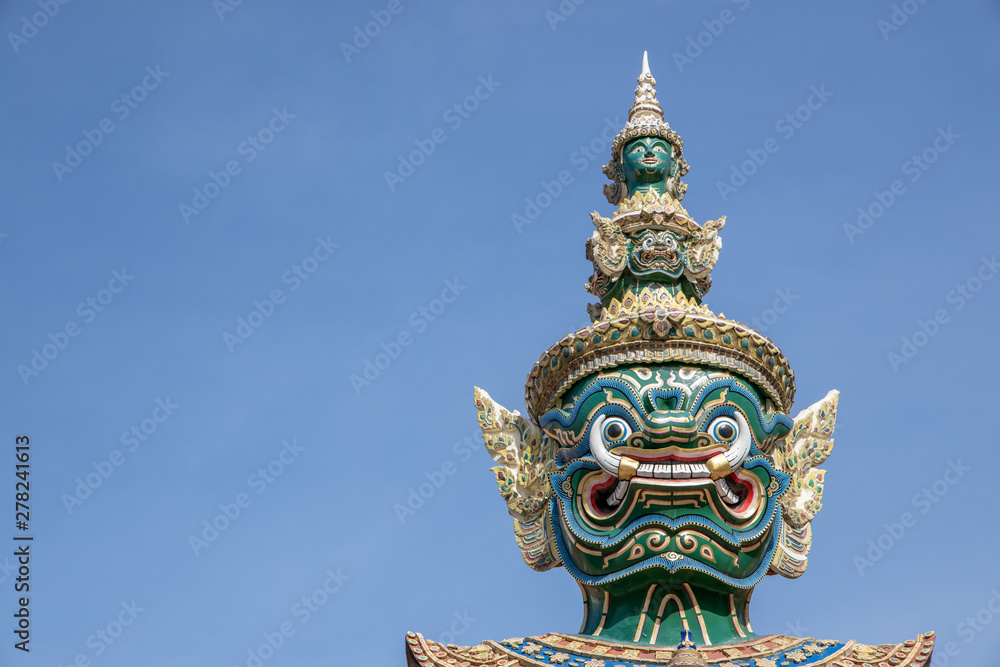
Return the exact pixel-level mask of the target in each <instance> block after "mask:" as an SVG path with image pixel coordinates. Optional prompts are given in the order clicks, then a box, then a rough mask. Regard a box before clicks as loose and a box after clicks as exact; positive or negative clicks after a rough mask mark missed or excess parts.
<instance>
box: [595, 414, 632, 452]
mask: <svg viewBox="0 0 1000 667" xmlns="http://www.w3.org/2000/svg"><path fill="white" fill-rule="evenodd" d="M601 435H602V436H603V437H604V442H606V443H608V444H609V445H614V444H618V443H619V442H621V441H623V440H624V439H625V438H627V437H629V436H630V435H632V429H631V427H629V425H628V422H627V421H625V420H624V419H619V418H618V417H610V418H608V419H607V420H605V422H604V425H603V426H602V428H601Z"/></svg>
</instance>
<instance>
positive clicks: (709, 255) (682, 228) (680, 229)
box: [587, 191, 726, 296]
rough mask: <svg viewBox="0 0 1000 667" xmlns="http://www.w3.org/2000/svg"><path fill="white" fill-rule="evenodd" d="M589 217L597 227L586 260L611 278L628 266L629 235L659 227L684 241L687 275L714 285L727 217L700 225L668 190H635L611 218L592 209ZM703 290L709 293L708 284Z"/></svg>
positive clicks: (588, 241)
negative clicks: (590, 261)
mask: <svg viewBox="0 0 1000 667" xmlns="http://www.w3.org/2000/svg"><path fill="white" fill-rule="evenodd" d="M590 218H591V220H592V221H593V223H594V227H596V228H597V229H596V231H595V232H594V235H593V236H592V237H591V238H590V239H588V240H587V259H589V260H592V261H593V262H594V266H595V268H596V270H597V271H599V272H600V273H602V274H604V275H605V276H607V277H608V278H609V279H611V280H612V281H615V280H618V278H619V277H620V276H621V273H622V271H623V270H624V269H625V266H626V257H627V252H626V244H627V242H628V238H629V236H632V235H634V234H635V233H637V232H640V231H642V230H644V229H656V230H665V231H669V232H671V233H672V234H674V236H676V237H677V239H678V241H679V242H680V243H681V246H682V247H683V249H684V250H683V255H684V274H685V275H686V276H687V278H688V279H689V280H690V281H691V282H692V283H698V282H699V281H700V282H701V283H702V284H703V285H705V284H706V283H707V284H708V285H710V284H711V278H710V274H711V272H712V269H713V268H715V264H716V262H717V261H718V259H719V251H720V250H721V249H722V239H721V237H720V236H719V232H720V231H721V230H722V228H723V227H724V226H725V224H726V216H722V217H721V218H719V219H717V220H709V221H708V222H706V223H705V224H704V225H699V224H698V223H697V222H695V221H694V220H692V219H691V217H690V216H689V215H688V212H687V211H686V210H685V209H684V207H683V206H681V204H680V202H679V201H678V200H677V199H676V198H675V197H673V196H672V195H671V194H670V193H669V192H666V193H664V194H657V193H656V192H652V191H650V192H647V193H646V194H642V193H636V194H635V195H633V196H632V197H630V198H629V199H627V200H625V201H623V202H622V203H621V204H620V205H619V206H618V210H617V211H615V213H614V215H612V216H611V217H610V218H605V217H602V216H601V215H600V214H599V213H598V212H597V211H593V212H591V214H590ZM704 291H705V292H707V285H706V286H705V289H704ZM699 296H704V294H699Z"/></svg>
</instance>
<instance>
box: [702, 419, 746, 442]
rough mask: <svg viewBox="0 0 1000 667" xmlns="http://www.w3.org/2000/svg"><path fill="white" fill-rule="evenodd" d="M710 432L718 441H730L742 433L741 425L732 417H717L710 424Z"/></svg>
mask: <svg viewBox="0 0 1000 667" xmlns="http://www.w3.org/2000/svg"><path fill="white" fill-rule="evenodd" d="M708 434H709V435H710V436H712V437H713V438H715V441H716V442H721V443H730V442H732V441H733V440H735V439H736V436H738V435H739V434H740V425H739V424H738V423H736V420H735V419H733V418H732V417H716V418H715V419H713V420H712V423H711V424H709V425H708Z"/></svg>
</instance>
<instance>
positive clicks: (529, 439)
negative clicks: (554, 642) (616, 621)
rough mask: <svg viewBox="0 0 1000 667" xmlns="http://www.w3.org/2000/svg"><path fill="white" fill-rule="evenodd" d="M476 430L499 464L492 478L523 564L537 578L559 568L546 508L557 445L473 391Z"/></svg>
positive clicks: (549, 495)
mask: <svg viewBox="0 0 1000 667" xmlns="http://www.w3.org/2000/svg"><path fill="white" fill-rule="evenodd" d="M475 402H476V411H477V418H478V420H479V427H480V428H481V429H482V431H483V440H484V441H485V443H486V449H487V451H488V452H489V454H490V456H491V457H493V460H494V461H496V462H497V463H498V464H500V465H497V466H494V467H493V468H491V469H490V470H491V471H492V472H493V474H494V475H495V476H496V481H497V486H498V487H499V489H500V495H501V496H502V497H503V499H504V501H506V503H507V511H508V512H510V515H511V516H512V517H514V537H515V539H516V540H517V545H518V546H519V547H520V548H521V552H522V555H523V556H524V561H525V562H526V563H527V564H528V565H529V566H531V567H532V568H533V569H535V570H538V571H539V572H544V571H545V570H548V569H551V568H553V567H556V566H558V565H561V564H562V560H561V559H560V557H559V552H558V550H557V547H556V543H555V533H554V531H553V530H552V526H551V524H550V523H549V520H548V514H547V513H546V511H545V508H546V506H547V504H548V501H549V498H551V497H552V494H553V491H552V486H551V485H550V484H549V474H550V473H552V472H554V471H555V469H556V463H555V460H556V444H555V443H554V442H553V441H552V440H550V439H549V437H548V436H547V435H545V434H544V433H543V432H542V431H541V429H539V428H538V427H537V426H536V425H535V424H533V423H532V422H531V421H529V420H528V419H525V418H524V417H522V416H521V415H520V413H518V412H517V411H516V410H515V411H514V412H510V411H508V410H507V409H506V408H504V407H503V406H502V405H500V404H499V403H497V402H496V401H494V400H493V399H492V398H490V395H489V394H487V393H486V392H485V391H483V390H482V389H480V388H479V387H476V388H475Z"/></svg>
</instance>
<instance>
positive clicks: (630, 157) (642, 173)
mask: <svg viewBox="0 0 1000 667" xmlns="http://www.w3.org/2000/svg"><path fill="white" fill-rule="evenodd" d="M672 151H673V149H672V147H671V146H670V143H669V142H668V141H667V140H666V139H662V138H660V137H639V138H637V139H633V140H632V141H630V142H628V143H627V144H625V147H624V148H623V149H622V171H623V174H622V176H623V177H624V179H625V184H626V186H627V187H628V192H629V194H630V195H633V194H635V193H636V192H642V193H646V192H649V191H650V190H653V191H655V192H657V193H658V194H663V193H664V192H665V191H666V184H667V179H668V178H670V176H671V175H672V171H673V169H672V166H673V157H672V155H673V152H672Z"/></svg>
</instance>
